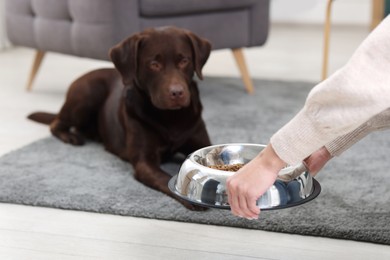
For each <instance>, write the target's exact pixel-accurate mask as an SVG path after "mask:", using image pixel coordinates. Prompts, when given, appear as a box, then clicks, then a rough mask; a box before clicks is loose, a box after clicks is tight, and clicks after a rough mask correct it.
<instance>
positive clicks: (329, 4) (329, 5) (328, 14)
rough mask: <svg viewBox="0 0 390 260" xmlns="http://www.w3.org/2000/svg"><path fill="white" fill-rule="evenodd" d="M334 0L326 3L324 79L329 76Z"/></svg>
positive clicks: (322, 77)
mask: <svg viewBox="0 0 390 260" xmlns="http://www.w3.org/2000/svg"><path fill="white" fill-rule="evenodd" d="M332 3H333V0H328V2H327V4H326V14H325V25H324V50H323V60H322V75H321V79H322V80H324V79H326V78H327V77H328V63H329V40H330V23H331V22H330V18H331V11H332V10H331V9H332Z"/></svg>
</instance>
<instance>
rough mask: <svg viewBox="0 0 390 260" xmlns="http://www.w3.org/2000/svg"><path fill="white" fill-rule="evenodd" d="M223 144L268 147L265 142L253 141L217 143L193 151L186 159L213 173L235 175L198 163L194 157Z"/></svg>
mask: <svg viewBox="0 0 390 260" xmlns="http://www.w3.org/2000/svg"><path fill="white" fill-rule="evenodd" d="M221 146H254V147H262V148H265V147H266V145H264V144H253V143H224V144H215V145H210V146H206V147H203V148H200V149H198V150H196V151H194V152H192V153H191V154H190V155H189V156H188V158H187V159H186V160H190V161H191V162H193V163H194V164H196V165H197V166H200V167H201V168H200V169H207V170H208V171H211V173H212V172H215V173H218V172H223V173H224V174H228V175H233V174H234V173H235V172H232V171H224V170H218V169H214V168H211V167H208V166H205V165H203V164H200V163H198V162H197V161H196V160H195V159H194V156H195V155H196V153H200V152H201V151H203V150H208V149H210V150H211V149H213V148H216V147H221Z"/></svg>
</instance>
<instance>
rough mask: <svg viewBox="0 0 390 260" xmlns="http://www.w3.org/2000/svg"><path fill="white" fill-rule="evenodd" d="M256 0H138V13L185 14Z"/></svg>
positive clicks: (244, 5)
mask: <svg viewBox="0 0 390 260" xmlns="http://www.w3.org/2000/svg"><path fill="white" fill-rule="evenodd" d="M256 2H257V0H185V1H177V0H140V1H139V4H140V14H141V16H144V17H161V16H170V15H187V14H196V13H207V12H217V11H226V10H232V9H245V8H249V7H251V6H253V5H255V4H256Z"/></svg>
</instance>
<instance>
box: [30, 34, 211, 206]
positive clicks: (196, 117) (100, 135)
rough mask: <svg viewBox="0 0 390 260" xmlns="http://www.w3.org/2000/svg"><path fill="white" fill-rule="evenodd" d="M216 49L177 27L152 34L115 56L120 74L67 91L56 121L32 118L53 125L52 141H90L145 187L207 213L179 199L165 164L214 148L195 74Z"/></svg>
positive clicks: (93, 77)
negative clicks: (176, 157) (125, 163)
mask: <svg viewBox="0 0 390 260" xmlns="http://www.w3.org/2000/svg"><path fill="white" fill-rule="evenodd" d="M210 50H211V45H210V43H209V42H208V41H207V40H205V39H202V38H200V37H198V36H196V35H195V34H193V33H191V32H189V31H186V30H182V29H178V28H174V27H166V28H161V29H149V30H146V31H144V32H141V33H138V34H135V35H133V36H131V37H130V38H128V39H126V40H124V41H122V42H121V43H119V44H118V45H116V46H114V47H113V48H112V49H111V50H110V53H109V54H110V57H111V60H112V61H113V63H114V65H115V68H116V69H100V70H95V71H92V72H90V73H87V74H86V75H84V76H82V77H80V78H79V79H77V80H76V81H75V82H74V83H73V84H72V85H71V86H70V88H69V90H68V93H67V97H66V101H65V104H64V105H63V107H62V108H61V110H60V112H59V113H58V114H57V115H54V114H49V113H43V112H37V113H33V114H31V115H30V116H29V118H30V119H32V120H35V121H38V122H41V123H46V124H50V130H51V132H52V134H53V135H54V136H56V137H57V138H59V139H60V140H62V141H63V142H65V143H70V144H73V145H82V144H83V143H84V137H86V138H90V139H94V140H98V141H101V142H102V143H103V144H104V147H105V148H106V149H107V150H108V151H110V152H111V153H113V154H116V155H117V156H119V157H120V158H122V159H124V160H126V161H129V162H130V163H131V164H132V165H133V167H134V169H135V173H134V177H135V178H136V179H137V180H138V181H140V182H142V183H144V184H145V185H147V186H149V187H151V188H154V189H156V190H159V191H161V192H163V193H165V194H167V195H169V196H172V197H174V198H176V199H178V200H179V201H180V202H181V203H182V204H183V205H185V206H186V207H187V208H190V209H201V208H200V207H196V206H194V205H191V204H190V203H187V202H185V201H183V200H181V199H179V198H177V197H175V196H174V195H173V194H172V193H171V192H170V191H169V189H168V185H167V184H168V181H169V179H170V176H169V175H168V174H167V173H166V172H164V171H163V170H162V169H161V168H160V164H161V162H162V161H163V160H165V159H167V158H169V157H170V156H172V155H173V154H175V153H177V152H180V153H184V154H189V153H191V152H193V151H194V150H197V149H199V148H201V147H204V146H208V145H210V140H209V136H208V133H207V131H206V127H205V124H204V121H203V119H202V117H201V111H202V105H201V102H200V99H199V93H198V88H197V85H196V82H195V81H194V80H193V76H194V73H195V72H196V74H197V75H198V77H199V78H201V79H202V73H201V70H202V67H203V65H204V64H205V63H206V61H207V59H208V56H209V54H210Z"/></svg>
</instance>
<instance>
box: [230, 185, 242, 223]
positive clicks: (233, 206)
mask: <svg viewBox="0 0 390 260" xmlns="http://www.w3.org/2000/svg"><path fill="white" fill-rule="evenodd" d="M228 186H229V184H228ZM227 193H228V202H229V205H230V210H231V212H232V214H233V215H235V216H240V215H239V210H238V204H239V203H238V198H237V196H235V195H234V194H235V192H233V188H232V187H230V188H229V187H228V189H227Z"/></svg>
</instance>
